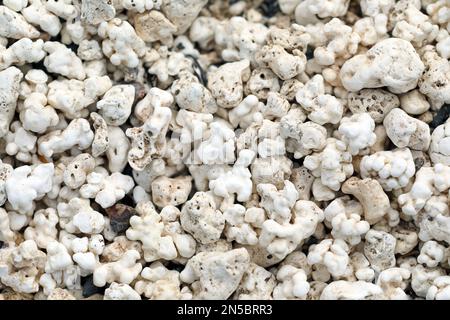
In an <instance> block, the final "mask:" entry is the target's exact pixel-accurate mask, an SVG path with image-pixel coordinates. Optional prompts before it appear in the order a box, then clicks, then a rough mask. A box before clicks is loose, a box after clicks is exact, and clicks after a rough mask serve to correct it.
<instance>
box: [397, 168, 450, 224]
mask: <svg viewBox="0 0 450 320" xmlns="http://www.w3.org/2000/svg"><path fill="white" fill-rule="evenodd" d="M449 177H450V168H449V167H448V166H445V165H443V164H440V163H438V164H436V165H435V166H434V167H422V168H420V169H419V171H417V173H416V180H415V182H414V184H413V185H412V187H411V189H410V191H409V192H407V193H404V194H402V195H400V196H399V197H398V203H399V204H400V206H401V207H402V211H403V213H405V214H406V215H410V216H415V215H417V213H418V212H419V211H420V210H421V209H423V208H424V207H425V205H427V201H428V200H429V199H430V198H431V197H432V196H433V194H435V193H439V192H443V191H446V190H447V189H448V188H449V187H450V186H449V185H448V182H447V181H448V180H447V179H449ZM428 206H429V207H430V208H433V207H434V205H433V204H432V203H430V204H428ZM438 207H439V206H438ZM438 211H440V210H438Z"/></svg>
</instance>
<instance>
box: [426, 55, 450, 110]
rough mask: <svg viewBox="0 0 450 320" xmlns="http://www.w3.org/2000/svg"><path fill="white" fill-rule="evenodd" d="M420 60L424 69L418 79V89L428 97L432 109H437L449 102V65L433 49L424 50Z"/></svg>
mask: <svg viewBox="0 0 450 320" xmlns="http://www.w3.org/2000/svg"><path fill="white" fill-rule="evenodd" d="M422 60H423V62H424V64H425V66H426V69H425V72H424V74H423V75H422V78H421V79H420V81H419V90H420V92H421V93H423V94H424V95H426V96H427V97H428V98H429V100H430V102H431V106H432V108H433V109H439V108H440V107H441V106H442V105H443V104H444V103H449V102H450V76H449V74H450V65H449V64H448V60H447V59H444V58H441V57H440V56H439V55H438V54H437V52H435V51H433V50H430V51H426V52H425V53H424V54H423V56H422Z"/></svg>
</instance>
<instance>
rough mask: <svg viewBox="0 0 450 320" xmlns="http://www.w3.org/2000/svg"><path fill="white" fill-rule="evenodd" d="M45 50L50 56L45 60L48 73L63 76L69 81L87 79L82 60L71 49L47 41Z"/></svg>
mask: <svg viewBox="0 0 450 320" xmlns="http://www.w3.org/2000/svg"><path fill="white" fill-rule="evenodd" d="M44 50H45V51H46V52H48V56H46V57H45V59H44V65H45V67H46V68H47V71H49V72H53V73H58V74H61V75H63V76H65V77H67V78H69V79H78V80H83V79H84V78H86V73H85V72H84V68H83V63H82V62H81V59H80V58H78V56H77V55H76V54H75V53H74V52H73V51H72V50H70V49H69V48H67V47H66V46H65V45H63V44H62V43H59V42H55V41H47V42H46V43H44Z"/></svg>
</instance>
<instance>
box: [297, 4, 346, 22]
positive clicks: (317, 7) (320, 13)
mask: <svg viewBox="0 0 450 320" xmlns="http://www.w3.org/2000/svg"><path fill="white" fill-rule="evenodd" d="M348 6H349V2H347V1H343V0H332V1H326V0H319V1H315V0H306V1H302V2H300V4H299V5H298V6H297V7H296V9H295V21H296V22H297V23H299V24H302V25H306V24H309V23H314V22H317V21H318V18H321V19H323V18H328V17H339V16H343V15H345V13H346V12H347V10H348Z"/></svg>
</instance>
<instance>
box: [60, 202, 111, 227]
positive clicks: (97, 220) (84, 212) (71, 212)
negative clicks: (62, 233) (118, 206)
mask: <svg viewBox="0 0 450 320" xmlns="http://www.w3.org/2000/svg"><path fill="white" fill-rule="evenodd" d="M57 210H58V215H59V218H60V220H59V225H60V226H61V227H62V228H63V229H65V230H66V231H67V232H70V233H86V234H96V233H100V232H102V231H103V228H104V227H105V219H104V217H103V215H102V214H101V213H99V212H97V211H95V210H94V209H92V207H91V206H90V202H89V200H87V199H81V198H72V199H71V200H70V201H69V202H68V203H64V202H61V203H59V204H58V206H57Z"/></svg>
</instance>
